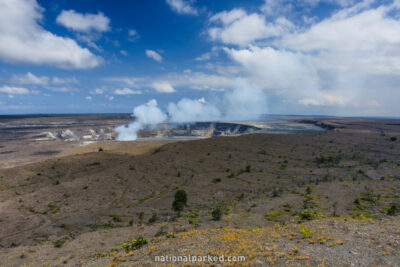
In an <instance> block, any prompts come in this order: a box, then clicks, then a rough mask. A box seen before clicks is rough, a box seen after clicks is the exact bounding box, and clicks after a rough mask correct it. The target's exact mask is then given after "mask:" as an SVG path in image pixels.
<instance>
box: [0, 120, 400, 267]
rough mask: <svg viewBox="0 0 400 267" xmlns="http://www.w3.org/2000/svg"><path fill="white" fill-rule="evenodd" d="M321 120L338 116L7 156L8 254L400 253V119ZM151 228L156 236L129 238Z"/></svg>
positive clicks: (76, 262) (3, 193)
mask: <svg viewBox="0 0 400 267" xmlns="http://www.w3.org/2000/svg"><path fill="white" fill-rule="evenodd" d="M306 119H307V120H310V119H312V120H314V121H315V122H318V120H319V119H315V118H298V120H306ZM319 123H323V124H324V125H325V126H328V125H330V126H331V127H335V129H332V130H329V131H326V132H323V133H313V134H296V135H294V134H251V135H243V136H234V137H218V138H211V139H202V140H195V141H179V142H173V143H168V144H163V145H162V146H159V145H158V144H155V143H147V144H146V143H139V142H135V141H134V142H126V143H115V144H111V143H110V145H108V144H101V145H100V144H95V145H91V146H90V147H87V148H84V149H87V150H86V151H81V152H88V153H77V154H72V155H70V156H66V157H59V158H55V159H48V160H46V161H44V162H38V163H33V164H29V165H24V166H18V167H14V168H8V169H2V170H0V246H1V248H0V266H1V264H3V265H4V266H21V265H23V264H27V266H42V265H45V266H47V265H50V266H56V265H57V266H107V265H111V266H142V265H145V266H154V265H155V263H154V256H157V255H187V254H191V255H207V254H211V255H244V256H246V261H245V262H242V263H240V265H245V266H257V265H258V266H271V265H274V264H276V265H278V266H282V265H283V266H285V265H289V266H299V265H302V266H303V265H307V264H308V265H310V266H316V265H321V266H399V262H400V254H399V251H400V230H399V229H400V227H399V226H400V220H399V216H398V214H399V206H400V154H399V153H400V152H399V151H400V140H399V139H400V122H399V121H396V120H366V119H365V120H361V119H337V118H336V119H335V118H333V119H324V121H323V122H319ZM99 146H101V147H102V148H103V151H98V148H99ZM178 189H184V190H185V191H186V192H187V195H188V203H187V206H185V208H184V211H183V212H182V213H181V216H177V213H176V212H174V211H173V210H172V209H171V206H172V202H173V200H174V194H175V192H176V191H177V190H178ZM217 207H220V209H219V210H220V211H221V213H222V214H221V218H220V220H213V216H212V215H211V214H212V211H215V210H216V209H217ZM214 219H216V218H215V217H214ZM139 236H143V237H144V238H146V239H147V240H148V243H147V244H144V245H143V246H142V247H141V248H138V249H132V250H130V251H124V250H123V249H122V248H121V244H122V243H123V242H129V241H130V240H132V238H136V239H137V238H139ZM134 244H137V243H134ZM212 264H215V263H210V262H206V263H205V265H212ZM227 264H228V265H229V264H231V265H232V263H227ZM236 264H238V263H236ZM161 265H164V264H161Z"/></svg>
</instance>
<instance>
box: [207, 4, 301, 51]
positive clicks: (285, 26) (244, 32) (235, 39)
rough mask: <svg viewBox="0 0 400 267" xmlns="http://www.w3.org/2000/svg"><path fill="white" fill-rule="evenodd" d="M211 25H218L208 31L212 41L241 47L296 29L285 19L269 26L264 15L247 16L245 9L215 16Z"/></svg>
mask: <svg viewBox="0 0 400 267" xmlns="http://www.w3.org/2000/svg"><path fill="white" fill-rule="evenodd" d="M210 23H212V24H213V25H217V26H213V27H211V28H210V29H209V30H208V34H209V36H210V38H211V39H212V40H215V41H220V42H223V43H225V44H233V45H239V46H246V45H248V44H251V43H253V42H254V41H257V40H262V39H266V38H270V37H275V36H279V35H281V34H282V33H283V32H287V31H289V30H290V29H292V28H293V27H294V25H293V24H292V23H291V22H290V21H288V20H287V19H285V18H283V17H280V18H278V19H277V20H275V21H274V22H273V23H269V24H267V23H266V20H265V17H264V16H263V15H262V14H257V13H252V14H247V13H246V11H244V10H243V9H233V10H231V11H228V12H227V11H223V12H220V13H218V14H215V15H214V16H212V17H211V18H210Z"/></svg>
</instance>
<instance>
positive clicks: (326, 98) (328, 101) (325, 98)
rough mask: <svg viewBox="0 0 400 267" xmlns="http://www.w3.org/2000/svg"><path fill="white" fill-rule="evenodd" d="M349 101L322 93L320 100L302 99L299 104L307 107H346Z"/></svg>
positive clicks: (331, 94)
mask: <svg viewBox="0 0 400 267" xmlns="http://www.w3.org/2000/svg"><path fill="white" fill-rule="evenodd" d="M346 102H347V99H346V98H344V97H343V96H340V95H337V94H335V93H332V92H321V95H320V97H319V98H304V99H300V100H299V103H300V104H302V105H305V106H344V105H345V104H346Z"/></svg>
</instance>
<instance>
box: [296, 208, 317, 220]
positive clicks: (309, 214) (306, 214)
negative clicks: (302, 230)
mask: <svg viewBox="0 0 400 267" xmlns="http://www.w3.org/2000/svg"><path fill="white" fill-rule="evenodd" d="M317 216H318V214H317V213H316V212H315V211H313V210H312V209H304V210H303V211H302V212H301V215H300V217H301V218H302V219H303V220H307V221H311V220H313V219H315V218H317Z"/></svg>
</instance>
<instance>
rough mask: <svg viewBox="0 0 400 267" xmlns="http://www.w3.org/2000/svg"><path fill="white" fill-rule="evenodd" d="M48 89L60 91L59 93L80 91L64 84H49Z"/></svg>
mask: <svg viewBox="0 0 400 267" xmlns="http://www.w3.org/2000/svg"><path fill="white" fill-rule="evenodd" d="M46 89H49V90H50V91H53V92H58V93H69V92H77V91H79V90H78V89H77V88H75V87H69V86H63V87H55V86H47V87H46Z"/></svg>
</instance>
